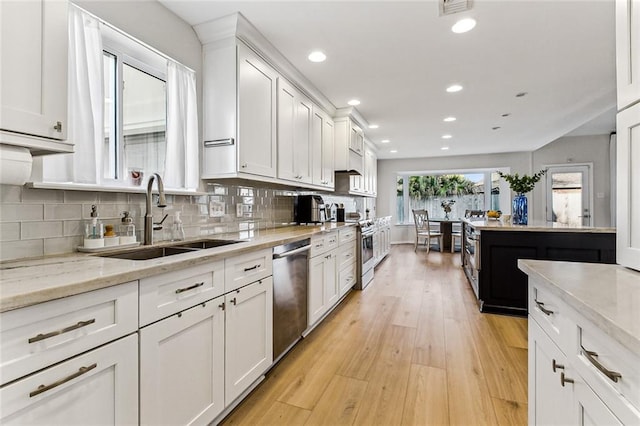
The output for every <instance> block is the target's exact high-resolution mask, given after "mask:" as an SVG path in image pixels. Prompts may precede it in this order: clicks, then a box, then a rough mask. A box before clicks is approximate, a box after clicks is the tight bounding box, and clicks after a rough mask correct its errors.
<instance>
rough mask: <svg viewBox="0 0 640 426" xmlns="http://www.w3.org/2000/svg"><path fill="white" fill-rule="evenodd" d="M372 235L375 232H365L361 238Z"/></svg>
mask: <svg viewBox="0 0 640 426" xmlns="http://www.w3.org/2000/svg"><path fill="white" fill-rule="evenodd" d="M374 233H375V232H373V231H367V232H363V233H362V236H363V237H371V236H373V234H374Z"/></svg>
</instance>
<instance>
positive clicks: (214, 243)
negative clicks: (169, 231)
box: [173, 240, 242, 249]
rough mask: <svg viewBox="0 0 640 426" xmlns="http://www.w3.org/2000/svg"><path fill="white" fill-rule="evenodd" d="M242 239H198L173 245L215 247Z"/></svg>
mask: <svg viewBox="0 0 640 426" xmlns="http://www.w3.org/2000/svg"><path fill="white" fill-rule="evenodd" d="M241 242H242V241H234V240H198V241H192V242H190V243H183V244H177V245H175V246H173V247H185V248H192V249H209V248H215V247H222V246H227V245H229V244H236V243H241Z"/></svg>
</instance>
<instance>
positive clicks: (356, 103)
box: [347, 99, 360, 106]
mask: <svg viewBox="0 0 640 426" xmlns="http://www.w3.org/2000/svg"><path fill="white" fill-rule="evenodd" d="M347 104H349V105H351V106H356V105H360V101H359V100H357V99H351V100H350V101H349V102H347Z"/></svg>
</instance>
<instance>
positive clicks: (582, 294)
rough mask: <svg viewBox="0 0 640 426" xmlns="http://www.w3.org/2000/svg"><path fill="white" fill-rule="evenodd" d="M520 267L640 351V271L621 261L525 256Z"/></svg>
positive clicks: (607, 330)
mask: <svg viewBox="0 0 640 426" xmlns="http://www.w3.org/2000/svg"><path fill="white" fill-rule="evenodd" d="M518 268H520V269H521V270H522V271H523V272H524V273H526V274H527V275H529V277H536V278H538V281H540V280H541V281H542V282H543V283H544V284H546V285H547V287H548V289H549V290H550V291H551V292H553V293H555V294H556V295H557V296H558V297H560V298H561V299H562V300H564V301H565V302H566V303H567V304H568V305H569V306H571V307H572V308H573V309H574V310H576V311H577V312H579V313H580V314H582V315H583V316H584V317H586V318H587V319H588V320H591V321H592V322H594V323H595V324H596V325H597V326H598V327H600V328H601V329H602V330H603V331H604V332H605V333H607V334H609V335H610V336H611V337H613V338H614V339H616V340H617V341H618V342H620V343H621V344H622V345H624V346H625V347H627V348H629V349H630V350H631V351H633V353H636V354H640V272H636V271H633V270H631V269H628V268H624V267H622V266H619V265H606V264H601V263H578V262H554V261H548V260H524V259H520V260H518Z"/></svg>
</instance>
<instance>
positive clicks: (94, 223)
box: [84, 204, 104, 249]
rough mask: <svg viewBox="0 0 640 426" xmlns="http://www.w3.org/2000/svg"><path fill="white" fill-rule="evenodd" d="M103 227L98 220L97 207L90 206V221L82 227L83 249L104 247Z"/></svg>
mask: <svg viewBox="0 0 640 426" xmlns="http://www.w3.org/2000/svg"><path fill="white" fill-rule="evenodd" d="M103 235H104V227H103V225H102V221H100V219H98V207H97V206H96V205H95V204H94V205H92V206H91V219H89V220H87V222H86V223H85V225H84V247H85V248H89V249H93V248H101V247H104V238H103Z"/></svg>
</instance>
